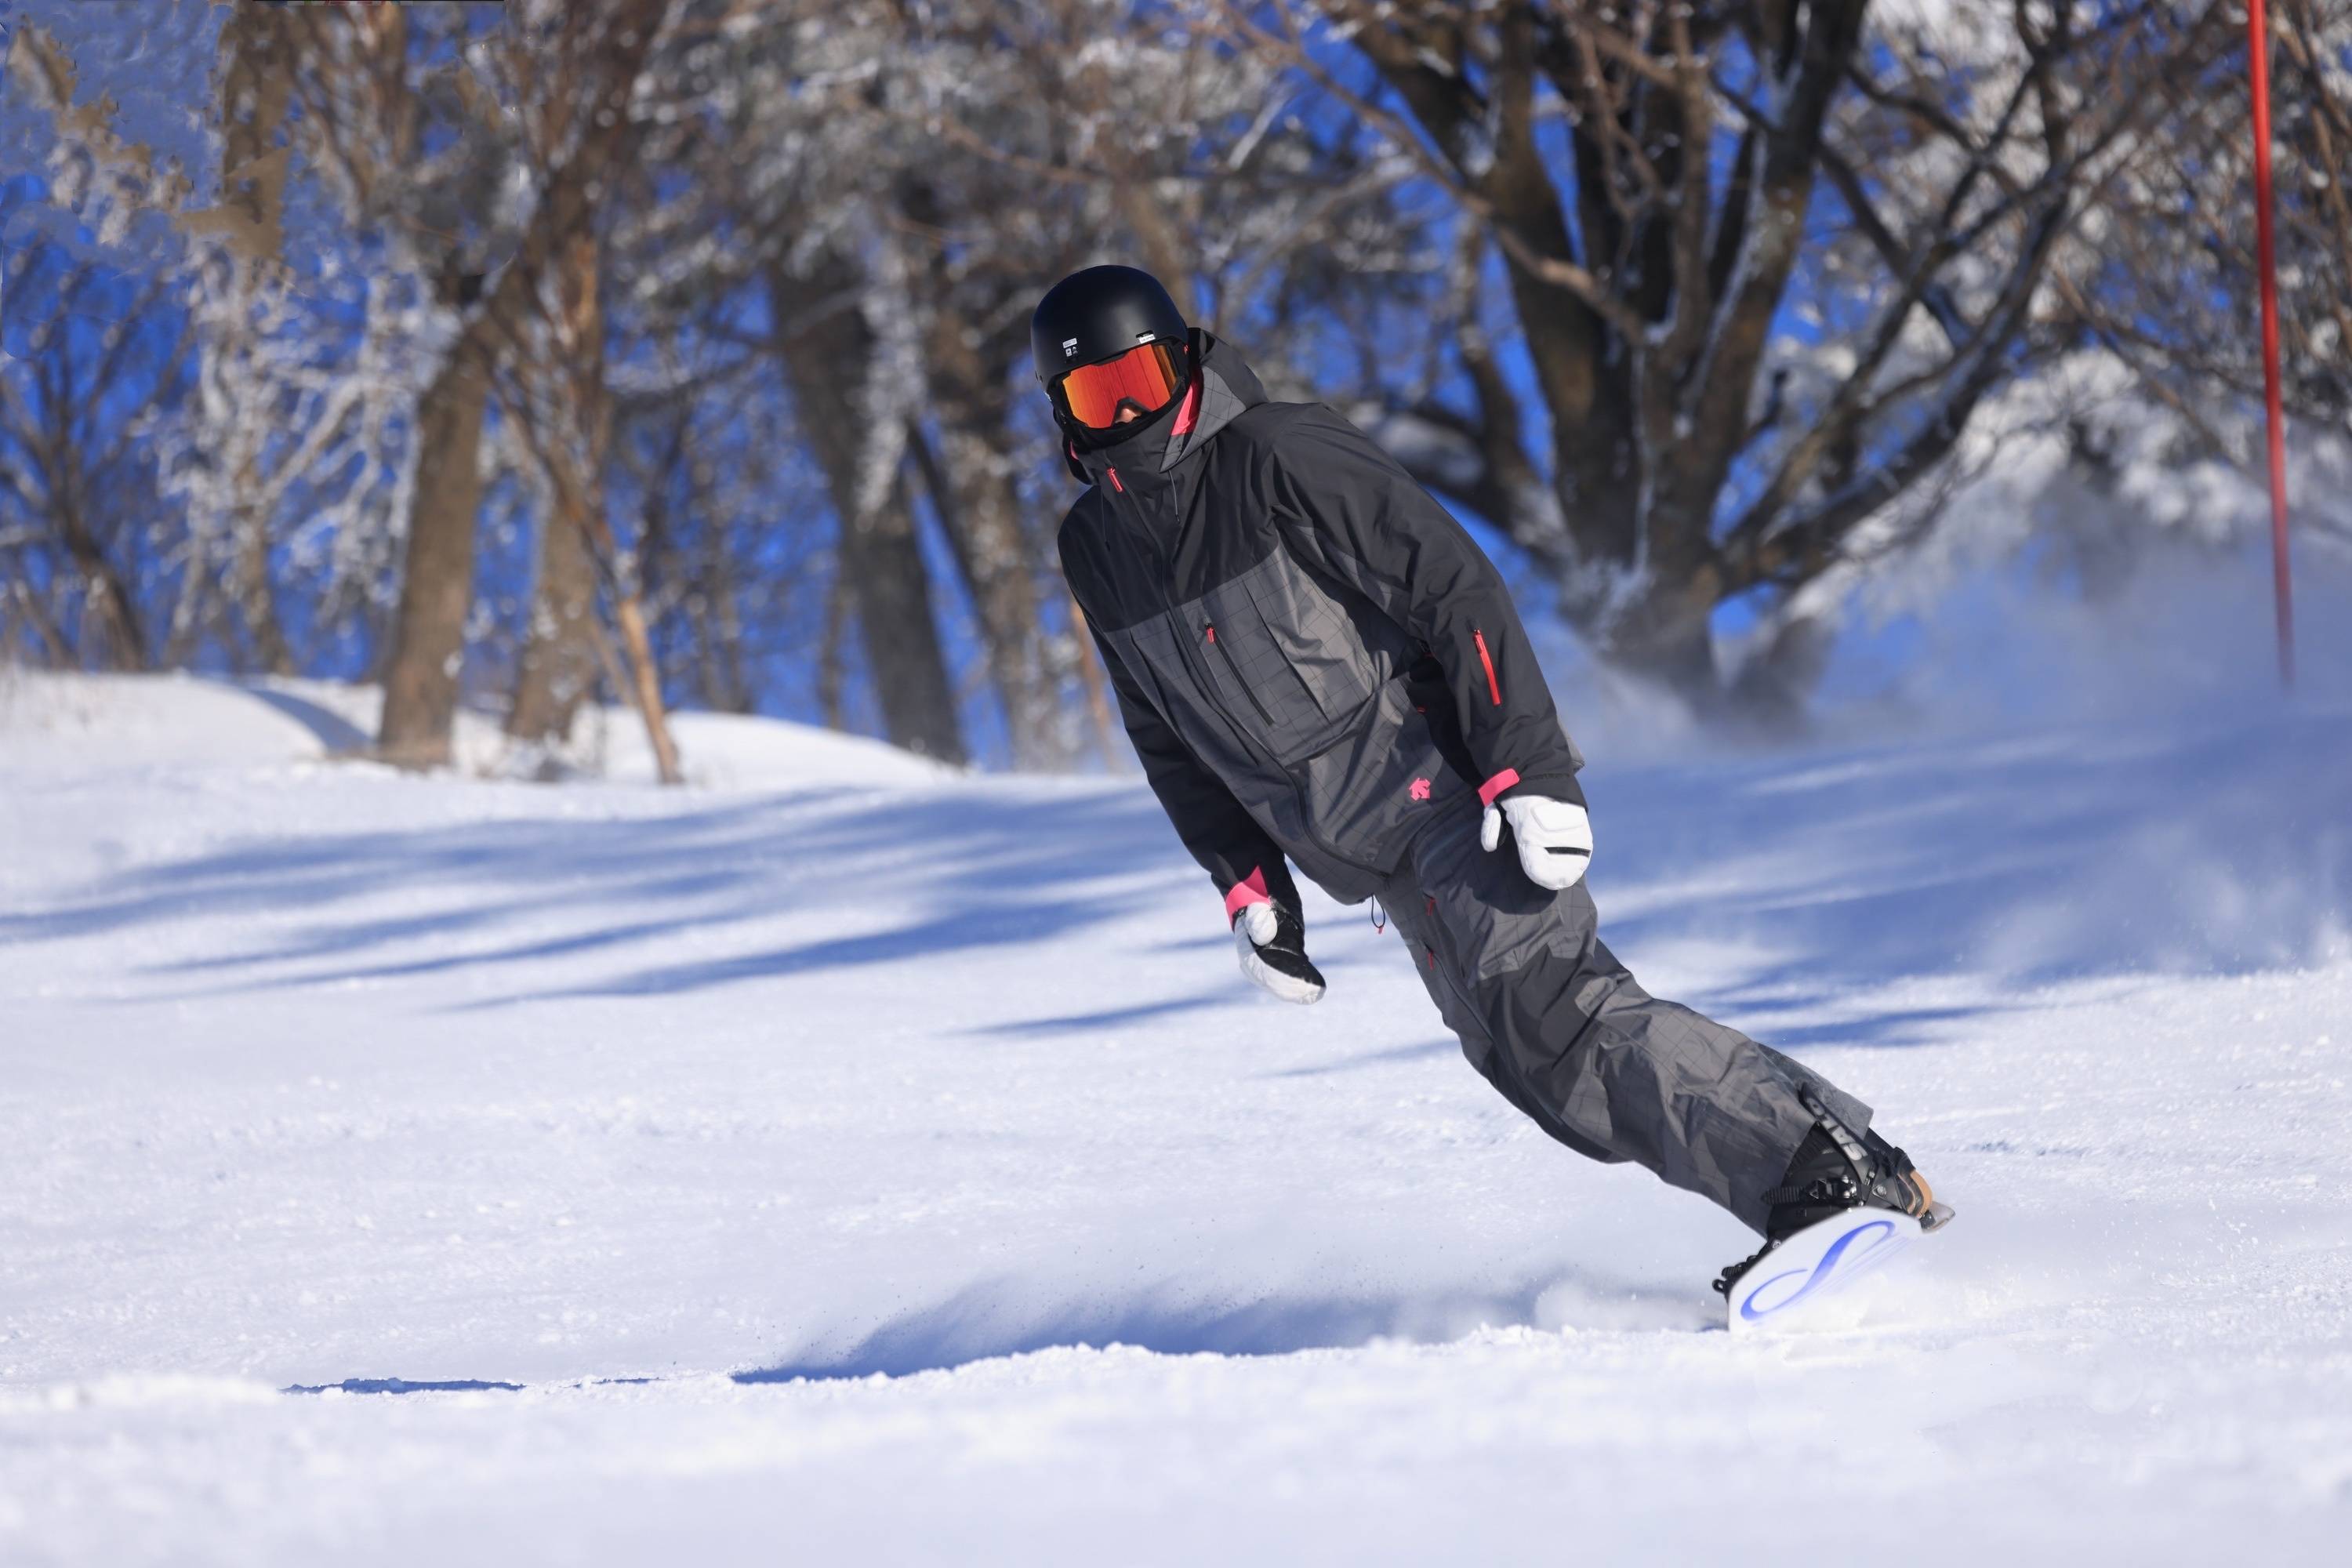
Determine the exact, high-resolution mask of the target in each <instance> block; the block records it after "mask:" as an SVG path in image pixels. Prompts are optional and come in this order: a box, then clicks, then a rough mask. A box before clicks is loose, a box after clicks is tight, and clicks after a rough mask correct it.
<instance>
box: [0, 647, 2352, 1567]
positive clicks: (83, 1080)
mask: <svg viewBox="0 0 2352 1568" xmlns="http://www.w3.org/2000/svg"><path fill="white" fill-rule="evenodd" d="M369 700H370V698H369V696H368V694H366V693H363V692H357V691H351V690H345V689H338V688H333V687H326V686H320V685H316V684H300V683H295V684H278V685H272V686H268V687H262V688H246V689H240V688H236V687H232V686H228V685H225V684H221V683H216V682H205V681H198V680H189V679H89V678H81V679H69V678H56V677H42V678H19V679H16V680H15V681H13V682H12V683H9V684H8V685H7V686H6V687H5V689H0V1562H5V1563H9V1564H11V1565H14V1564H18V1563H51V1562H58V1563H68V1562H70V1563H97V1562H105V1563H149V1562H152V1563H163V1562H171V1563H187V1562H217V1563H240V1564H244V1563H315V1562H320V1561H334V1562H339V1563H342V1562H357V1563H404V1562H414V1561H420V1560H430V1561H433V1562H436V1563H511V1562H532V1563H622V1562H643V1561H655V1560H665V1561H667V1560H675V1561H684V1562H728V1561H762V1562H766V1561H793V1562H907V1561H925V1560H929V1561H972V1560H995V1559H1003V1560H1006V1561H1013V1562H1020V1563H1199V1562H1218V1563H1232V1562H1261V1561H1263V1562H1278V1563H1302V1562H1350V1563H1352V1562H1372V1561H1380V1562H1436V1561H1444V1562H1516V1561H1537V1560H1541V1561H1547V1562H1599V1563H1613V1562H1624V1561H1636V1560H1638V1561H1661V1562H1667V1561H1671V1562H1686V1561H1694V1560H1698V1559H1701V1558H1705V1559H1707V1560H1711V1561H1722V1560H1732V1561H1739V1562H1748V1561H1754V1562H1766V1563H1773V1562H1787V1563H1807V1564H1812V1563H1822V1562H1829V1561H1834V1562H1844V1561H1852V1560H1854V1559H1855V1558H1857V1557H1860V1556H1864V1555H1867V1557H1868V1558H1869V1559H1870V1560H1872V1561H1885V1562H1889V1563H1923V1562H1924V1563H1945V1562H1953V1563H1957V1562H1964V1561H1965V1562H1976V1561H1980V1560H1982V1559H1983V1558H1984V1557H1986V1556H1987V1555H1988V1554H1989V1553H1999V1554H2000V1555H2001V1556H2003V1557H2006V1558H2008V1559H2010V1560H2013V1561H2022V1562H2060V1561H2063V1562H2067V1563H2082V1562H2109V1561H2121V1560H2125V1554H2126V1552H2128V1553H2130V1554H2131V1557H2132V1558H2133V1559H2136V1560H2142V1561H2157V1562H2205V1561H2219V1560H2227V1561H2238V1560H2242V1559H2243V1558H2244V1557H2246V1556H2248V1555H2249V1554H2250V1553H2251V1552H2254V1551H2256V1550H2257V1549H2259V1552H2260V1553H2261V1555H2262V1556H2263V1559H2264V1560H2265V1561H2274V1562H2282V1563H2285V1562H2322V1561H2329V1562H2334V1561H2341V1560H2342V1559H2341V1556H2340V1552H2341V1549H2342V1543H2343V1541H2344V1540H2345V1539H2346V1537H2347V1530H2352V1215H2347V1206H2346V1204H2345V1201H2344V1195H2345V1193H2346V1191H2347V1184H2352V1136H2347V1133H2352V1088H2348V1087H2347V1080H2352V1017H2347V1011H2352V1009H2347V1002H2352V809H2347V801H2352V709H2347V708H2346V707H2345V706H2343V705H2341V704H2336V705H2333V706H2331V705H2330V704H2329V703H2328V702H2326V701H2324V700H2311V699H2306V700H2305V702H2304V703H2303V704H2302V705H2301V706H2300V707H2298V708H2294V709H2287V708H2284V707H2281V706H2279V705H2278V704H2276V703H2274V702H2248V703H2244V704H2241V705H2239V706H2238V707H2237V708H2235V709H2234V710H2228V711H2224V712H2222V713H2221V714H2219V715H2218V716H2209V717H2207V718H2204V719H2200V720H2199V721H2196V722H2195V723H2193V724H2190V723H2184V722H2179V721H2157V720H2153V719H2150V720H2147V721H2141V722H2139V723H2137V724H2132V723H2120V724H2110V725H2107V726H2105V727H2102V728H2090V727H2085V726H2080V725H2078V726H2074V727H2072V728H2068V729H2063V730H2054V731H2015V732H2010V733H2002V734H1980V735H1977V736H1974V737H1969V736H1948V737H1945V738H1941V739H1919V740H1915V741H1910V742H1905V743H1903V744H1900V745H1895V744H1883V745H1879V746H1875V747H1861V746H1849V747H1844V748H1842V749H1838V750H1835V751H1830V752H1822V751H1815V752H1809V753H1804V754H1798V755H1788V756H1769V757H1767V756H1751V757H1745V758H1730V759H1722V758H1717V759H1706V758H1697V759H1693V758H1685V759H1683V760H1680V761H1674V760H1657V761H1647V762H1643V763H1641V764H1639V765H1625V764H1622V763H1621V764H1618V765H1614V766H1612V763H1611V762H1610V759H1609V757H1608V756H1606V755H1602V756H1599V757H1597V758H1596V761H1595V765H1594V767H1593V768H1592V769H1591V772H1590V773H1588V775H1587V780H1588V786H1589V790H1590V794H1591V798H1592V803H1593V811H1594V819H1595V823H1596V826H1597V828H1598V831H1599V836H1600V849H1599V854H1598V858H1597V859H1596V862H1595V865H1594V869H1593V879H1594V883H1595V887H1596V890H1597V894H1598V897H1599V899H1600V902H1601V910H1602V912H1603V915H1604V918H1605V920H1606V921H1607V922H1608V930H1609V932H1610V934H1611V937H1612V944H1613V945H1615V946H1616V947H1617V948H1618V950H1619V951H1620V952H1622V954H1623V955H1624V956H1625V957H1626V958H1627V960H1628V962H1630V963H1632V964H1633V968H1634V970H1635V973H1637V974H1639V975H1641V976H1642V977H1643V979H1644V981H1645V982H1646V983H1647V984H1649V985H1650V986H1651V987H1652V988H1653V989H1654V990H1657V991H1659V992H1662V993H1664V994H1671V995H1677V996H1680V997H1682V998H1684V999H1685V1000H1688V1001H1690V1002H1692V1003H1694V1004H1696V1005H1700V1006H1703V1007H1705V1008H1707V1009H1709V1010H1710V1011H1713V1012H1715V1013H1716V1014H1717V1015H1718V1016H1723V1017H1726V1018H1727V1019H1728V1020H1730V1021H1732V1022H1735V1023H1737V1024H1738V1025H1740V1026H1744V1027H1746V1028H1748V1029H1749V1030H1750V1031H1752V1032H1754V1033H1756V1034H1758V1035H1759V1036H1760V1037H1764V1038H1767V1039H1769V1040H1772V1041H1774V1042H1776V1043H1779V1044H1780V1045H1782V1046H1783V1047H1787V1048H1790V1049H1791V1050H1794V1051H1795V1052H1797V1053H1798V1054H1799V1055H1801V1056H1802V1057H1804V1058H1806V1059H1808V1060H1809V1061H1811V1062H1814V1063H1816V1064H1818V1065H1819V1066H1820V1067H1821V1068H1823V1069H1824V1070H1826V1071H1827V1072H1828V1073H1830V1074H1831V1075H1832V1077H1834V1078H1835V1079H1837V1080H1838V1081H1840V1082H1841V1083H1843V1084H1845V1085H1847V1086H1848V1087H1850V1088H1852V1089H1854V1090H1855V1091H1857V1092H1858V1093H1860V1094H1862V1095H1863V1096H1864V1097H1865V1098H1866V1099H1869V1100H1872V1101H1873V1102H1874V1103H1875V1104H1876V1105H1877V1107H1878V1108H1879V1115H1880V1124H1881V1125H1882V1126H1884V1127H1885V1129H1886V1130H1887V1131H1889V1132H1890V1133H1891V1134H1892V1135H1893V1136H1894V1137H1895V1139H1896V1140H1897V1141H1898V1142H1903V1143H1905V1144H1906V1146H1907V1147H1908V1148H1909V1149H1910V1150H1911V1152H1913V1154H1914V1155H1915V1156H1916V1157H1917V1159H1918V1160H1919V1162H1920V1163H1921V1165H1922V1166H1923V1167H1924V1168H1925V1169H1926V1171H1927V1173H1929V1175H1930V1176H1931V1177H1932V1179H1933V1180H1934V1182H1935V1184H1936V1185H1937V1190H1938V1192H1939V1193H1941V1194H1944V1195H1946V1196H1948V1198H1949V1199H1950V1200H1951V1201H1953V1202H1954V1203H1955V1204H1957V1205H1958V1208H1959V1211H1960V1218H1959V1221H1958V1224H1956V1225H1955V1226H1953V1227H1952V1229H1951V1230H1949V1231H1948V1232H1947V1233H1945V1234H1944V1235H1942V1236H1940V1237H1935V1238H1932V1239H1931V1240H1929V1241H1928V1242H1926V1243H1923V1244H1922V1245H1921V1246H1920V1247H1918V1248H1917V1249H1916V1251H1915V1253H1914V1254H1913V1256H1912V1259H1911V1261H1910V1262H1908V1263H1907V1264H1906V1267H1905V1268H1903V1269H1902V1270H1900V1271H1899V1272H1896V1273H1893V1274H1890V1275H1888V1276H1886V1277H1885V1278H1883V1279H1880V1280H1878V1281H1877V1282H1876V1288H1875V1290H1874V1294H1872V1295H1870V1296H1869V1297H1867V1298H1866V1299H1865V1300H1864V1301H1862V1302H1861V1303H1859V1304H1858V1305H1857V1307H1856V1310H1854V1311H1853V1312H1851V1313H1849V1314H1848V1315H1847V1318H1846V1320H1845V1321H1843V1322H1842V1323H1840V1324H1837V1325H1835V1326H1832V1327H1830V1328H1827V1329H1825V1330H1823V1331H1817V1332H1811V1333H1805V1334H1791V1335H1784V1336H1780V1337H1769V1338H1767V1337H1759V1338H1752V1339H1742V1340H1740V1341H1738V1342H1735V1341H1734V1340H1732V1339H1731V1337H1730V1336H1728V1335H1727V1334H1726V1333H1724V1332H1722V1331H1721V1330H1720V1328H1719V1327H1718V1326H1717V1324H1718V1319H1717V1310H1716V1303H1715V1299H1714V1298H1713V1297H1712V1296H1711V1295H1710V1294H1709V1293H1708V1291H1707V1289H1706V1280H1707V1279H1709V1278H1710V1277H1711V1276H1712V1275H1713V1273H1714V1272H1715V1270H1716V1269H1717V1268H1719V1267H1720V1266H1721V1265H1722V1264H1724V1263H1725V1262H1727V1261H1728V1260H1730V1259H1732V1258H1738V1257H1740V1256H1742V1255H1744V1253H1745V1252H1746V1251H1747V1250H1748V1247H1749V1245H1750V1244H1749V1241H1748V1237H1747V1236H1746V1234H1745V1233H1744V1232H1742V1231H1741V1230H1740V1228H1739V1227H1738V1226H1737V1225H1736V1224H1735V1223H1733V1222H1732V1221H1730V1220H1729V1219H1727V1218H1726V1217H1725V1216H1723V1215H1719V1214H1717V1213H1715V1212H1713V1211H1712V1210H1710V1209H1708V1208H1707V1207H1706V1205H1702V1204H1700V1203H1698V1202H1697V1201H1696V1200H1694V1199H1691V1198H1688V1197H1686V1196H1684V1195H1681V1194H1675V1193H1673V1192H1670V1191H1668V1190H1666V1189H1665V1188H1664V1187H1662V1186H1660V1185H1658V1184H1655V1183H1654V1182H1653V1181H1652V1180H1651V1179H1649V1178H1648V1177H1647V1176H1646V1175H1644V1174H1643V1173H1640V1172H1638V1171H1635V1170H1632V1169H1628V1168H1604V1167H1601V1166H1598V1165H1594V1164H1591V1163H1586V1162H1583V1161H1580V1160H1579V1159H1577V1158H1576V1157H1575V1156H1573V1155H1571V1154H1570V1153H1568V1152H1566V1151H1564V1150H1562V1149H1560V1148H1559V1147H1558V1146H1557V1145H1555V1144H1553V1143H1551V1142H1549V1141H1547V1140H1546V1139H1544V1138H1543V1137H1542V1136H1541V1135H1540V1134H1538V1133H1537V1132H1536V1131H1534V1130H1533V1129H1532V1128H1531V1127H1529V1126H1528V1124H1526V1123H1525V1122H1524V1121H1522V1120H1520V1119H1519V1118H1518V1117H1517V1115H1516V1114H1515V1113H1514V1112H1512V1111H1511V1110H1509V1108H1508V1107H1507V1106H1506V1105H1505V1104H1504V1103H1503V1101H1502V1100H1500V1098H1499V1097H1497V1096H1496V1094H1495V1093H1494V1092H1493V1091H1492V1090H1491V1089H1488V1088H1487V1087H1486V1085H1485V1084H1484V1083H1483V1082H1482V1081H1481V1080H1480V1079H1478V1078H1477V1077H1476V1076H1475V1074H1474V1073H1473V1072H1472V1071H1471V1070H1470V1069H1469V1068H1467V1067H1466V1066H1465V1064H1464V1063H1463V1062H1462V1061H1461V1059H1460V1056H1459V1052H1458V1049H1457V1047H1455V1045H1454V1042H1453V1041H1452V1040H1451V1038H1450V1037H1447V1036H1446V1035H1445V1034H1444V1031H1443V1030H1442V1028H1441V1027H1440V1026H1439V1024H1438V1022H1437V1019H1436V1017H1435V1016H1434V1014H1433V1011H1432V1010H1431V1008H1430V1007H1429V1005H1428V1004H1427V1002H1426V1000H1425V998H1424V997H1423V994H1422V992H1421V989H1420V986H1419V984H1418V983H1417V981H1416V980H1415V978H1414V976H1413V975H1412V973H1411V972H1410V968H1409V965H1408V963H1406V961H1405V958H1404V955H1403V954H1402V952H1399V951H1398V945H1399V944H1398V943H1397V942H1396V939H1395V938H1394V936H1393V935H1387V936H1383V935H1381V934H1379V933H1376V932H1375V931H1373V930H1372V929H1371V927H1370V922H1369V921H1368V920H1367V918H1366V913H1365V911H1363V910H1340V909H1338V908H1335V907H1332V906H1329V905H1328V904H1327V903H1324V902H1321V901H1319V900H1318V901H1317V902H1316V903H1315V904H1313V905H1312V906H1311V907H1310V910H1309V921H1310V925H1309V935H1310V942H1311V944H1312V945H1313V947H1314V949H1315V951H1316V952H1317V954H1318V959H1319V960H1320V962H1321V963H1322V965H1323V967H1324V969H1325V971H1326V973H1328V975H1329V977H1330V979H1331V982H1332V990H1331V994H1330V995H1329V996H1328V998H1327V1000H1326V1001H1325V1002H1324V1003H1322V1004H1321V1005H1318V1006H1317V1007H1314V1008H1310V1009H1297V1008H1290V1007H1286V1006H1284V1005H1280V1004H1278V1003H1275V1002H1273V1001H1271V1000H1267V999H1263V998H1261V997H1258V996H1257V995H1255V994H1253V993H1252V992H1251V991H1250V990H1249V989H1248V988H1247V987H1246V986H1245V985H1244V984H1243V982H1242V981H1241V980H1240V978H1239V976H1238V975H1237V974H1236V973H1234V963H1233V958H1232V954H1231V952H1230V949H1229V945H1228V942H1227V940H1226V937H1225V935H1224V933H1223V931H1222V930H1221V923H1222V922H1221V921H1220V919H1219V916H1218V914H1217V905H1216V901H1215V900H1214V898H1213V896H1212V895H1211V894H1210V892H1209V890H1208V889H1207V888H1206V886H1205V884H1204V882H1203V879H1202V878H1201V876H1200V874H1199V873H1198V871H1197V870H1196V869H1195V868H1193V867H1192V865H1191V863H1190V862H1189V861H1188V860H1187V859H1185V858H1184V857H1183V856H1182V854H1181V851H1180V850H1179V849H1178V847H1177V846H1176V844H1175V842H1174V840H1173V838H1172V837H1171V834H1170V833H1169V831H1168V829H1167V828H1166V826H1164V824H1163V823H1162V822H1161V821H1160V818H1159V816H1158V815H1157V813H1156V811H1155V809H1154V807H1153V805H1152V802H1151V800H1150V796H1149V795H1148V794H1147V793H1146V792H1145V791H1144V790H1143V789H1142V787H1141V786H1140V785H1139V784H1136V783H1135V782H1133V781H1131V780H1120V779H1106V780H1094V781H1082V780H1034V779H1021V780H1016V779H1003V778H982V777H971V776H964V775H959V774H954V773H949V772H947V771H945V770H941V769H938V768H933V767H930V766H929V765H928V764H925V763H920V762H918V761H915V760H912V759H908V758H906V757H903V756H901V755H899V754H898V753H895V752H887V750H884V749H882V748H878V747H876V746H873V745H870V744H867V743H866V742H856V741H852V740H845V739H844V738H841V737H837V736H829V735H824V734H820V733H816V732H814V731H807V730H803V729H798V728H795V727H793V726H790V725H784V724H780V723H773V722H768V721H752V720H735V721H727V720H714V719H706V718H698V717H692V716H689V717H688V718H687V719H686V720H685V721H683V722H682V726H681V743H682V745H683V746H684V748H685V749H686V751H687V752H688V762H689V764H690V765H691V766H693V767H694V768H695V769H697V770H698V777H699V778H701V779H703V780H704V781H706V782H704V783H702V784H698V785H697V786H695V787H692V788H689V789H687V790H683V791H663V790H660V789H657V788H655V787H652V786H651V785H650V784H647V783H646V782H644V776H645V774H644V769H643V766H642V755H641V750H640V751H639V752H632V751H631V750H630V747H631V746H632V744H634V742H633V741H632V740H631V731H630V729H629V726H628V724H627V722H626V721H625V716H606V718H605V721H604V722H605V724H606V726H607V729H608V731H609V733H610V735H611V737H612V741H611V746H610V760H609V765H610V768H611V770H612V772H613V774H614V776H612V777H609V778H606V779H603V780H594V779H576V780H575V781H574V782H572V783H569V784H562V785H542V784H525V783H520V782H509V781H502V780H499V779H483V778H479V777H474V776H468V775H467V773H463V772H460V773H451V774H446V775H440V776H435V777H425V778H417V777H410V776H404V775H401V774H397V773H391V772H388V771H385V770H383V769H381V768H378V767H375V766H373V765H372V764H367V763H355V762H348V761H337V760H333V756H334V753H335V752H338V751H341V750H343V749H345V748H346V747H348V745H349V744H350V743H351V742H352V741H353V740H355V739H357V737H358V735H359V734H360V733H361V732H362V730H363V728H364V725H365V722H366V721H367V718H368V711H367V703H368V701H369ZM469 733H471V734H472V735H473V739H471V740H469V741H467V745H468V746H469V747H477V746H481V745H488V744H489V742H486V741H485V740H484V739H483V736H482V733H481V732H480V731H469ZM469 754H470V755H476V756H479V755H482V754H484V753H482V752H479V751H475V752H469ZM415 1384H501V1385H515V1386H499V1387H472V1388H447V1389H432V1388H425V1389H417V1388H415V1386H414V1385H415ZM402 1389H406V1390H408V1391H407V1392H391V1391H393V1390H402ZM307 1390H318V1391H320V1392H298V1391H307ZM367 1390H385V1391H386V1392H366V1391H367Z"/></svg>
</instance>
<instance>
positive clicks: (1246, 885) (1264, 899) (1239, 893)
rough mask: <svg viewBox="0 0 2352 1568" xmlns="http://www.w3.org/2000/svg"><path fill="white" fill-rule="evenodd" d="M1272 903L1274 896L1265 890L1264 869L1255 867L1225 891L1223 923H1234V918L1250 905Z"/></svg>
mask: <svg viewBox="0 0 2352 1568" xmlns="http://www.w3.org/2000/svg"><path fill="white" fill-rule="evenodd" d="M1272 902H1274V895H1273V894H1272V893H1269V892H1267V891H1266V890H1265V867H1263V866H1259V867H1255V868H1252V869H1251V871H1250V874H1249V875H1248V876H1246V877H1244V878H1243V879H1241V880H1240V881H1238V882H1235V883H1234V885H1233V887H1232V888H1230V889H1227V890H1226V893H1225V923H1226V924H1227V925H1231V924H1232V923H1233V921H1234V916H1235V915H1238V914H1240V913H1241V912H1242V911H1243V910H1245V909H1247V908H1249V907H1250V906H1251V905H1252V904H1270V903H1272Z"/></svg>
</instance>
